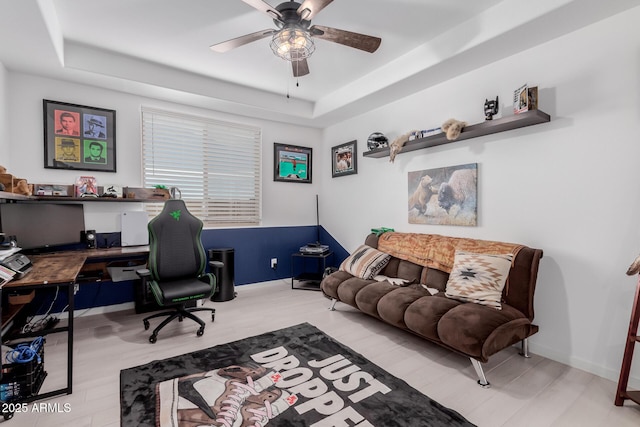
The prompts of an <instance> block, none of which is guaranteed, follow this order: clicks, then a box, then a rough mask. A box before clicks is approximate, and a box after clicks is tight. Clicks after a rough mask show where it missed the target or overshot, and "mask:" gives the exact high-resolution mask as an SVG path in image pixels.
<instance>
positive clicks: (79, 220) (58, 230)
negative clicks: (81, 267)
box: [0, 202, 84, 249]
mask: <svg viewBox="0 0 640 427" xmlns="http://www.w3.org/2000/svg"><path fill="white" fill-rule="evenodd" d="M0 231H2V232H3V233H5V235H7V236H16V240H17V243H18V246H19V247H20V248H22V249H46V248H53V247H55V246H62V245H70V244H76V243H82V232H83V231H84V206H83V205H82V204H56V203H42V202H35V203H29V202H27V203H25V202H20V203H0Z"/></svg>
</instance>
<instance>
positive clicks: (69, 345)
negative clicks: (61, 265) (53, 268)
mask: <svg viewBox="0 0 640 427" xmlns="http://www.w3.org/2000/svg"><path fill="white" fill-rule="evenodd" d="M67 288H68V295H69V299H68V303H69V330H68V331H67V336H68V337H69V338H68V339H67V394H71V392H72V385H73V384H72V383H73V310H74V305H75V302H74V300H75V298H74V297H75V295H74V288H75V284H74V283H69V284H68V286H67Z"/></svg>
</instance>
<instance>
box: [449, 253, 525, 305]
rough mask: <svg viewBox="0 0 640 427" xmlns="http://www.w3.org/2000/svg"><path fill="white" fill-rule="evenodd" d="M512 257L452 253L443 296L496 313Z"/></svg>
mask: <svg viewBox="0 0 640 427" xmlns="http://www.w3.org/2000/svg"><path fill="white" fill-rule="evenodd" d="M512 260H513V254H501V255H492V254H476V253H472V252H463V251H456V255H455V259H454V262H453V268H452V270H451V274H450V275H449V280H448V281H447V288H446V291H445V295H446V296H447V297H449V298H453V299H457V300H460V301H466V302H474V303H477V304H482V305H487V306H490V307H493V308H496V309H498V310H500V309H501V308H502V305H501V304H500V300H501V298H502V289H503V288H504V285H505V283H506V281H507V277H508V275H509V270H510V269H511V261H512Z"/></svg>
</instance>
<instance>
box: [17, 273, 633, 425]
mask: <svg viewBox="0 0 640 427" xmlns="http://www.w3.org/2000/svg"><path fill="white" fill-rule="evenodd" d="M114 286H115V285H114ZM236 290H237V292H238V297H237V298H236V299H235V300H232V301H227V302H222V303H212V302H209V301H208V302H207V303H206V305H207V306H215V308H216V312H217V313H216V320H215V322H214V323H210V322H209V323H208V324H207V329H206V331H205V334H204V336H203V337H200V338H197V337H196V335H195V332H196V329H197V328H196V326H195V324H194V323H193V322H190V321H187V320H185V321H184V322H182V323H179V322H173V323H172V324H171V325H169V326H167V327H166V328H165V329H164V330H163V331H162V333H161V334H160V336H159V339H158V342H157V343H156V344H150V343H149V342H148V337H149V332H147V331H145V330H144V328H143V326H142V318H143V317H144V315H142V314H135V313H134V312H133V310H127V311H119V312H114V313H107V314H97V315H91V310H89V311H83V310H80V311H79V312H76V315H78V314H79V315H81V316H80V317H79V318H76V323H75V328H76V329H75V334H74V339H75V342H74V344H75V347H74V348H75V349H74V380H73V394H71V395H64V396H60V397H56V398H53V399H49V400H46V401H45V403H48V404H49V409H48V411H47V410H45V412H42V413H40V412H33V407H32V405H33V404H30V405H29V412H27V413H17V414H15V417H14V418H13V419H11V420H9V421H6V423H7V426H10V425H12V424H13V425H15V426H20V427H30V426H33V427H45V426H65V427H66V426H73V427H82V426H87V427H88V426H92V427H98V426H108V427H115V426H119V425H120V407H119V404H120V403H119V402H120V396H119V373H120V370H121V369H125V368H130V367H133V366H137V365H141V364H144V363H147V362H150V361H152V360H156V359H163V358H167V357H171V356H176V355H180V354H183V353H187V352H191V351H194V350H198V349H202V348H207V347H211V346H215V345H217V344H221V343H225V342H230V341H234V340H238V339H241V338H245V337H247V336H252V335H258V334H261V333H263V332H268V331H271V330H275V329H280V328H284V327H287V326H291V325H295V324H298V323H302V322H309V323H311V324H313V325H314V326H316V327H318V328H319V329H321V330H323V331H324V332H325V333H327V334H329V335H331V336H332V337H334V338H336V339H337V340H338V341H340V342H341V343H343V344H345V345H347V346H349V347H351V348H352V349H353V350H355V351H357V352H359V353H361V354H363V355H364V356H365V357H367V358H368V359H369V360H371V361H372V362H374V363H376V364H377V365H379V366H380V367H382V368H383V369H385V370H387V371H388V372H390V373H391V374H393V375H395V376H397V377H399V378H401V379H403V380H405V381H406V382H407V383H409V384H410V385H411V386H413V387H414V388H416V389H418V390H420V391H421V392H423V393H424V394H426V395H428V396H429V397H431V398H432V399H435V400H437V401H438V402H440V403H441V404H443V405H445V406H447V407H450V408H452V409H455V410H456V411H458V412H459V413H461V414H462V415H463V416H465V417H466V418H467V419H468V420H469V421H471V422H473V423H475V424H477V425H478V426H488V427H494V426H509V427H512V426H518V427H520V426H534V427H541V426H581V427H584V426H607V427H608V426H616V427H624V426H629V427H632V426H633V427H638V426H640V405H636V404H634V403H633V402H630V401H626V402H625V405H624V406H623V407H617V406H614V404H613V400H614V396H615V390H616V384H615V383H614V382H612V381H609V380H606V379H603V378H600V377H597V376H594V375H591V374H589V373H586V372H584V371H580V370H578V369H573V368H570V367H568V366H566V365H562V364H560V363H557V362H554V361H551V360H548V359H545V358H543V357H540V356H537V355H535V354H534V355H532V357H531V358H530V359H525V358H523V357H521V356H519V355H518V354H517V349H516V348H513V349H508V350H506V351H503V352H501V353H500V354H498V355H495V356H494V357H493V359H492V360H491V361H490V362H489V363H488V364H487V365H486V366H485V373H486V375H487V378H488V379H489V381H490V382H491V386H492V387H491V388H490V389H482V388H481V387H479V386H478V385H477V384H476V380H477V377H476V375H475V372H474V370H473V368H472V366H471V363H470V362H469V360H468V359H466V358H464V357H461V356H458V355H455V354H453V353H451V352H448V351H445V350H443V349H440V348H439V347H438V346H435V345H432V344H429V343H427V342H425V341H423V340H421V339H419V338H417V337H415V336H413V335H411V334H409V333H405V332H403V331H399V330H397V329H395V328H393V327H391V326H387V325H385V324H383V323H382V322H380V321H378V320H376V319H373V318H371V317H369V316H366V315H364V314H361V313H359V312H357V311H356V310H355V309H352V308H350V307H348V306H346V305H344V304H338V305H337V307H336V308H337V310H336V311H333V312H331V311H329V310H328V306H329V300H328V299H326V298H324V297H323V296H322V295H321V293H319V292H314V291H305V290H291V288H290V282H289V281H285V280H278V281H273V282H268V283H260V284H254V285H245V286H238V287H236ZM80 292H82V291H80ZM203 319H207V316H206V314H203ZM155 324H157V323H153V324H152V327H153V325H155ZM65 351H66V335H65V334H54V335H49V336H48V337H47V345H46V347H45V369H46V370H47V371H48V372H49V376H48V377H47V380H46V381H45V385H44V387H43V391H47V390H51V389H55V388H59V387H63V386H64V384H65V378H66V370H65V366H66V352H65ZM56 403H58V404H59V405H58V407H59V409H60V411H64V410H65V407H64V405H65V404H68V405H67V408H68V409H69V410H68V412H52V410H54V409H55V408H56V406H55V405H54V404H56ZM413 425H419V424H417V423H416V424H413ZM425 425H427V424H425ZM378 427H384V426H378Z"/></svg>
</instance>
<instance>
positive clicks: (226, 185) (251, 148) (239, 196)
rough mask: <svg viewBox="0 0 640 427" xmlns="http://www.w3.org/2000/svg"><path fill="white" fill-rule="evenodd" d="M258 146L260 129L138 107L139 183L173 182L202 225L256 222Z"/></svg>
mask: <svg viewBox="0 0 640 427" xmlns="http://www.w3.org/2000/svg"><path fill="white" fill-rule="evenodd" d="M261 146H262V133H261V130H260V128H256V127H252V126H246V125H240V124H236V123H228V122H222V121H218V120H212V119H208V118H204V117H197V116H189V115H184V114H178V113H172V112H167V111H160V110H154V109H150V108H144V107H143V109H142V163H143V179H142V181H143V185H144V187H145V188H149V187H154V186H156V185H164V186H165V187H167V188H170V187H178V189H179V190H180V192H181V194H182V199H183V200H184V201H185V203H186V205H187V208H188V209H189V211H191V213H192V214H194V215H195V216H197V217H198V218H200V219H201V220H202V221H203V222H204V224H205V226H236V225H258V224H259V223H260V213H261V195H260V190H261V182H262V180H261V164H260V159H261ZM146 208H147V211H149V213H151V214H154V215H155V214H157V213H158V212H160V210H161V209H162V206H161V205H160V204H155V203H149V204H147V205H146Z"/></svg>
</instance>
